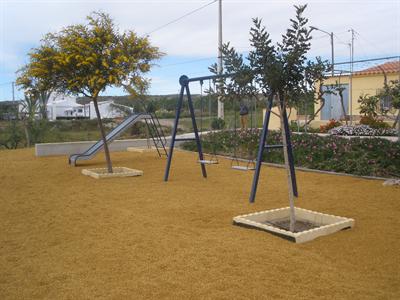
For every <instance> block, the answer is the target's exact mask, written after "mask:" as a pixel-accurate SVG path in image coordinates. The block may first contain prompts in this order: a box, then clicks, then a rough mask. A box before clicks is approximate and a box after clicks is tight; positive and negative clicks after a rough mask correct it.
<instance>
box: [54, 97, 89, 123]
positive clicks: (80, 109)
mask: <svg viewBox="0 0 400 300" xmlns="http://www.w3.org/2000/svg"><path fill="white" fill-rule="evenodd" d="M89 115H90V114H89V111H88V109H87V107H86V105H82V104H78V103H76V97H73V96H68V95H64V94H58V93H57V94H56V93H52V94H51V95H50V98H49V101H48V103H47V118H48V119H49V120H50V121H54V120H57V119H78V118H89Z"/></svg>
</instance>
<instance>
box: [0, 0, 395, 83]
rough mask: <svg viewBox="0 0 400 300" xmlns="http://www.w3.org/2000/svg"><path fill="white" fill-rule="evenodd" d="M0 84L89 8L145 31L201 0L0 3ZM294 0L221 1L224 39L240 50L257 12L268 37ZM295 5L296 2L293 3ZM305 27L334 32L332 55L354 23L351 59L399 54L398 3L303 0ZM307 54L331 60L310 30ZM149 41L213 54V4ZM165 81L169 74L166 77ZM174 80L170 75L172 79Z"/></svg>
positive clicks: (184, 54) (341, 53)
mask: <svg viewBox="0 0 400 300" xmlns="http://www.w3.org/2000/svg"><path fill="white" fill-rule="evenodd" d="M0 1H1V2H0V10H1V11H0V16H1V19H2V20H1V23H0V26H1V27H0V33H1V38H0V68H1V70H0V71H1V74H0V81H1V80H2V77H5V76H6V75H5V74H10V73H12V72H14V71H15V70H16V69H17V68H19V67H20V66H21V65H22V64H23V63H24V62H25V60H26V56H25V54H26V52H27V51H28V50H29V48H31V47H34V46H37V45H38V44H39V42H40V39H41V38H42V37H43V35H44V34H45V33H47V32H51V31H56V30H59V29H60V28H62V27H63V26H66V25H69V24H74V23H79V22H83V21H84V18H85V16H86V15H88V14H89V13H90V12H91V11H94V10H102V11H104V12H108V13H109V14H110V15H111V16H112V17H113V18H114V20H115V22H116V23H117V24H118V26H119V27H120V28H121V29H134V30H135V31H136V32H138V33H139V34H145V33H146V32H149V31H152V30H153V29H155V28H157V27H159V26H161V25H163V24H165V23H167V22H169V21H171V20H173V19H175V18H178V17H180V16H182V15H183V14H185V13H187V12H189V11H191V10H193V9H195V8H198V7H200V6H202V5H205V4H206V3H208V2H210V1H211V0H208V1H207V0H206V1H190V0H187V1H170V0H164V1H163V0H159V1H151V0H149V1H136V0H126V1H121V0H120V1H118V0H117V1H100V0H99V1H94V0H93V1H91V0H85V1H77V0H71V1H35V0H31V1H18V0H15V1H10V0H0ZM295 3H296V2H295V1H276V0H275V1H273V0H265V1H255V0H253V1H252V0H249V1H234V0H224V1H223V21H224V24H223V25H224V29H223V31H224V41H231V43H232V45H234V46H237V47H238V49H239V50H243V51H244V50H246V47H248V44H249V43H248V38H249V34H248V32H249V28H250V26H251V23H252V22H251V18H253V17H261V18H262V19H263V22H264V25H265V26H266V27H267V29H268V31H269V32H270V33H271V37H272V39H273V40H274V41H277V40H279V39H280V36H281V34H282V33H283V32H284V30H285V29H286V28H287V26H288V24H289V18H290V17H292V16H293V14H294V8H293V6H292V5H293V4H295ZM297 3H298V2H297ZM308 3H309V5H308V9H307V11H306V15H307V16H308V18H309V19H310V24H312V25H314V26H317V27H320V28H321V29H324V30H326V31H329V32H330V31H333V32H334V33H335V34H336V35H337V36H338V37H339V38H340V40H339V39H337V38H336V37H335V54H336V56H337V57H342V58H346V57H348V53H349V50H348V47H347V46H345V45H343V44H341V41H343V42H345V43H348V42H349V41H350V33H348V32H347V30H348V29H350V28H354V29H355V30H356V31H357V32H359V33H360V35H357V36H356V40H355V54H356V58H357V57H361V56H362V57H368V56H369V57H377V56H384V55H394V54H399V52H400V1H398V0H392V1H356V0H352V1H344V0H336V1H308ZM314 36H315V37H317V39H315V40H314V41H313V47H312V51H311V55H313V56H316V55H321V56H323V57H324V58H327V59H329V58H330V44H329V37H328V36H326V37H324V34H323V33H320V32H315V34H314ZM151 40H152V42H153V43H154V44H155V45H157V46H159V47H160V48H161V50H162V51H164V52H166V53H167V54H168V55H170V56H172V57H175V58H176V59H177V58H181V59H183V60H185V59H187V58H190V59H193V58H196V57H197V58H199V57H210V56H216V52H217V4H216V3H214V4H212V5H209V6H208V7H206V8H204V9H203V10H200V11H198V12H196V13H195V14H192V15H190V16H189V17H187V18H185V19H182V20H180V21H179V22H176V23H174V24H171V25H170V26H167V27H166V28H164V29H161V30H159V31H157V32H154V33H153V34H152V35H151ZM166 80H167V81H169V79H166ZM173 80H174V81H176V78H174V79H173Z"/></svg>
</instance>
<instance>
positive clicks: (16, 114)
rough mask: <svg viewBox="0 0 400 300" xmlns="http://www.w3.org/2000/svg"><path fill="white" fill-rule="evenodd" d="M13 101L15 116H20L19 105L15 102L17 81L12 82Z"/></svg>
mask: <svg viewBox="0 0 400 300" xmlns="http://www.w3.org/2000/svg"><path fill="white" fill-rule="evenodd" d="M11 90H12V102H13V105H14V108H15V118H18V106H17V105H16V103H15V82H14V81H13V82H11Z"/></svg>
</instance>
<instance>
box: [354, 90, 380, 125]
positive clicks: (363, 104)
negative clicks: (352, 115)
mask: <svg viewBox="0 0 400 300" xmlns="http://www.w3.org/2000/svg"><path fill="white" fill-rule="evenodd" d="M379 102H380V97H379V96H371V95H368V94H365V95H361V96H360V97H359V98H358V103H359V104H360V113H361V114H363V115H364V116H366V117H368V118H370V119H371V120H375V119H376V117H378V112H379Z"/></svg>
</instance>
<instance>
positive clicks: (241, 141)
mask: <svg viewBox="0 0 400 300" xmlns="http://www.w3.org/2000/svg"><path fill="white" fill-rule="evenodd" d="M259 136H260V131H259V130H253V131H252V130H248V131H244V132H239V131H237V132H236V134H235V132H234V131H232V130H226V131H221V132H217V133H212V134H211V135H207V136H203V148H204V151H205V152H212V151H213V149H215V150H216V153H219V154H222V155H224V154H225V155H232V153H233V150H234V147H235V146H236V149H239V148H240V147H249V149H248V152H247V153H241V152H240V151H238V152H237V154H238V155H241V156H242V157H243V158H246V159H247V158H249V157H248V156H247V155H248V153H250V152H251V153H252V154H253V157H252V158H255V156H256V154H257V149H258V141H259ZM211 141H212V142H211ZM267 143H268V144H269V145H273V144H282V141H281V133H280V132H278V131H270V132H269V133H268V137H267ZM292 145H293V152H294V153H293V154H294V161H295V165H296V166H300V167H306V168H310V169H317V170H325V171H335V172H342V173H349V174H355V175H363V176H381V177H392V176H399V177H400V143H393V142H391V141H388V140H385V139H379V138H370V139H360V138H352V139H345V138H342V137H340V136H335V135H332V136H326V137H321V136H318V135H315V134H294V135H292ZM250 147H253V149H252V150H251V149H250ZM184 148H185V149H188V150H194V151H195V150H196V144H195V143H194V142H188V143H185V144H184ZM263 160H264V161H266V162H272V163H283V161H284V160H283V152H282V150H281V149H276V150H269V151H265V152H264V157H263Z"/></svg>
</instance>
